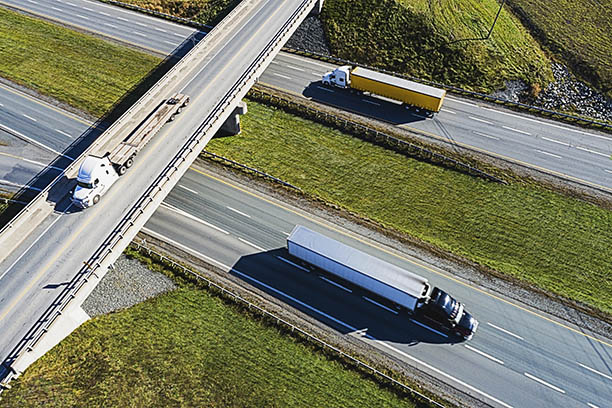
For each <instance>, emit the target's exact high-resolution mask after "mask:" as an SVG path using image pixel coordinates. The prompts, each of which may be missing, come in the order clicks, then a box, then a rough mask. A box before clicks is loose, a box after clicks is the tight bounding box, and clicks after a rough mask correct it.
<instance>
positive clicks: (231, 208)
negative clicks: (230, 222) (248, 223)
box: [225, 205, 251, 218]
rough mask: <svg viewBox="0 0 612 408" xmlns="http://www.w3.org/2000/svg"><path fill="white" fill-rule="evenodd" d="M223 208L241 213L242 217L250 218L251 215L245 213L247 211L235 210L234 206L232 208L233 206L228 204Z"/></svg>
mask: <svg viewBox="0 0 612 408" xmlns="http://www.w3.org/2000/svg"><path fill="white" fill-rule="evenodd" d="M225 208H227V209H228V210H230V211H233V212H235V213H236V214H240V215H242V216H243V217H247V218H251V216H250V215H249V214H247V213H243V212H242V211H240V210H237V209H235V208H233V207H230V206H228V205H226V206H225Z"/></svg>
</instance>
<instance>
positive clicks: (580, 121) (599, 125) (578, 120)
mask: <svg viewBox="0 0 612 408" xmlns="http://www.w3.org/2000/svg"><path fill="white" fill-rule="evenodd" d="M283 51H285V52H288V53H291V54H296V55H301V56H304V57H308V58H313V59H318V60H320V61H325V62H329V63H333V64H338V65H352V66H359V67H363V68H367V69H371V70H374V71H378V72H383V73H385V74H389V75H393V76H397V77H400V78H405V79H408V80H411V81H415V82H420V83H422V84H426V85H430V86H434V87H437V88H442V89H445V90H447V91H450V92H452V93H455V94H458V95H462V96H469V97H472V98H476V99H481V100H484V101H487V102H493V103H495V104H498V105H504V106H507V107H511V108H516V109H519V110H522V111H528V112H530V113H536V114H539V115H541V116H544V117H548V118H552V119H559V120H562V121H564V122H567V123H572V124H577V125H582V126H588V127H591V128H596V129H600V130H603V131H606V132H610V133H612V125H610V124H608V123H604V122H598V121H596V120H591V119H586V118H582V117H580V116H575V115H570V114H566V113H561V112H556V111H553V110H550V109H544V108H540V107H537V106H533V105H528V104H526V103H521V102H514V101H510V100H508V99H503V98H497V97H495V96H491V95H487V94H483V93H480V92H474V91H469V90H467V89H463V88H459V87H456V86H452V85H447V84H442V83H439V82H435V81H428V80H426V79H422V78H417V77H413V76H410V75H405V74H401V73H398V72H393V71H388V70H386V69H381V68H377V67H372V66H369V65H366V64H361V63H358V62H354V61H350V60H345V59H342V58H338V57H334V56H331V55H326V54H320V53H317V52H311V51H304V50H299V49H296V48H288V47H285V48H283Z"/></svg>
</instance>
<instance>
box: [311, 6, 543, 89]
mask: <svg viewBox="0 0 612 408" xmlns="http://www.w3.org/2000/svg"><path fill="white" fill-rule="evenodd" d="M430 6H431V8H430ZM498 8H499V3H498V2H497V1H496V0H437V1H426V0H380V1H372V0H327V1H326V2H325V8H324V10H323V21H324V25H325V30H326V33H327V36H328V39H329V41H330V46H331V48H332V51H333V53H334V54H336V55H338V56H340V57H342V58H345V59H349V60H352V61H358V62H361V63H366V64H370V65H374V66H377V67H381V68H386V69H389V70H392V71H397V72H402V73H407V74H410V75H414V76H417V77H421V78H427V79H433V80H436V81H439V82H444V83H448V84H454V85H459V86H463V87H467V88H471V89H476V90H481V91H491V90H493V89H495V88H499V87H502V86H503V84H504V81H505V80H508V79H523V80H525V81H526V82H527V83H530V84H539V85H542V84H545V83H547V82H548V81H549V80H551V78H552V73H551V70H550V66H549V61H548V59H547V58H546V56H545V55H544V53H543V52H542V50H541V49H540V47H539V45H538V43H537V42H536V41H535V40H534V39H533V38H532V37H531V35H530V34H529V32H528V31H527V30H526V29H525V28H524V27H523V26H522V24H521V23H520V21H519V20H518V19H517V18H516V17H514V15H512V13H509V12H507V11H506V10H503V11H502V13H501V15H500V18H499V20H498V22H497V25H496V26H495V29H494V31H493V34H492V36H491V38H490V39H488V40H486V41H467V42H456V43H454V44H448V43H449V42H450V41H454V40H461V39H466V38H475V37H478V38H480V37H483V36H485V35H486V33H487V32H488V30H489V28H490V26H491V23H492V22H493V19H494V17H495V13H496V12H497V10H498ZM430 50H434V51H431V52H430Z"/></svg>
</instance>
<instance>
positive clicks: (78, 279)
mask: <svg viewBox="0 0 612 408" xmlns="http://www.w3.org/2000/svg"><path fill="white" fill-rule="evenodd" d="M314 1H316V0H303V2H302V5H301V6H300V8H298V9H297V10H296V11H295V12H294V13H293V15H292V16H291V17H290V18H289V19H288V20H287V21H286V22H285V24H283V26H282V27H281V29H280V30H279V31H278V32H277V33H276V34H275V35H274V37H273V38H272V39H271V40H270V41H269V42H268V43H267V44H266V46H265V47H264V48H263V50H262V51H261V52H260V53H259V54H258V55H257V57H256V58H255V60H254V61H253V62H252V63H251V64H250V65H249V66H248V67H247V69H246V70H245V71H244V72H243V73H242V75H241V76H240V77H239V78H238V79H237V80H236V81H235V82H234V84H233V85H232V87H231V88H230V89H229V90H228V92H227V93H226V94H225V96H224V97H223V98H221V100H220V101H219V102H218V103H217V104H216V105H215V107H214V108H213V109H212V110H211V112H210V113H209V114H208V116H207V117H206V119H205V120H204V121H203V122H202V124H201V125H200V126H199V127H198V129H197V130H196V131H195V132H194V133H193V134H192V135H191V136H190V137H189V138H188V140H187V142H186V143H185V145H183V148H182V149H181V150H180V151H179V152H177V154H176V155H175V156H174V157H173V158H172V160H171V161H170V163H169V164H168V165H167V166H166V167H165V168H164V170H163V171H162V172H161V174H160V175H159V176H158V177H157V178H156V179H155V180H154V181H153V183H152V184H151V185H150V186H149V187H148V188H147V190H146V191H145V192H144V194H143V195H142V196H141V197H140V199H139V200H138V201H137V202H136V203H135V204H134V206H132V208H131V209H130V210H129V211H128V213H127V214H126V215H125V216H124V217H123V218H122V219H121V220H120V221H119V224H118V225H117V227H116V228H115V229H114V230H113V232H111V234H110V235H109V236H108V238H107V239H106V240H105V241H104V242H103V243H102V245H101V246H100V247H99V248H98V249H97V250H96V252H95V253H94V254H93V255H92V256H91V257H90V258H89V259H88V261H87V262H85V263H84V264H85V265H84V266H83V267H82V268H81V269H80V270H79V271H78V272H77V274H76V275H75V277H74V278H73V279H72V280H71V281H70V283H69V284H68V285H67V286H66V287H65V288H64V290H63V291H62V292H61V293H60V295H59V296H58V297H57V298H56V300H55V301H54V303H53V304H52V306H51V307H50V308H49V309H48V310H47V311H46V312H45V313H44V314H43V316H42V317H41V318H40V319H39V320H38V321H37V322H36V323H35V325H34V327H33V328H32V329H31V330H30V332H29V333H28V335H27V337H29V339H28V340H27V341H25V342H24V343H23V344H22V345H21V346H20V347H18V349H17V350H13V352H12V355H11V356H9V357H8V360H10V361H12V363H13V364H14V363H15V361H17V360H18V359H19V358H21V357H22V356H23V355H24V354H23V353H24V351H25V352H30V351H32V350H33V348H34V347H35V346H36V345H37V344H38V343H39V341H40V340H41V339H42V337H43V336H44V335H45V334H46V333H47V332H48V331H49V330H50V328H51V326H52V325H53V324H54V322H55V321H56V320H57V319H58V318H59V317H60V316H61V315H62V313H63V311H64V310H65V309H66V308H67V307H68V305H69V304H70V302H71V301H72V300H73V299H74V298H75V297H76V294H77V293H78V292H79V290H81V288H82V287H83V286H84V285H85V284H86V283H87V282H88V281H89V279H91V277H92V275H95V273H96V271H97V270H99V269H101V268H102V267H103V265H105V264H106V263H108V264H109V265H110V264H111V263H112V262H113V261H114V259H116V258H117V257H118V256H119V255H120V253H121V251H122V250H123V248H125V247H126V246H127V245H129V242H127V243H125V245H124V246H123V248H121V247H120V243H122V241H124V239H125V237H127V236H129V235H130V234H132V236H135V235H136V233H137V232H138V231H134V229H133V227H134V226H135V225H136V221H138V218H139V217H141V216H142V215H143V214H144V213H145V210H146V209H147V207H148V206H149V205H150V204H152V203H153V202H154V201H155V200H156V198H157V199H158V200H159V201H161V198H158V197H159V193H160V192H162V191H163V190H164V187H165V186H166V184H167V183H168V182H169V181H170V180H171V179H172V178H177V177H178V176H180V175H182V173H184V172H185V171H186V169H187V168H188V167H189V165H190V164H191V163H188V164H187V166H185V163H187V161H188V160H187V157H189V156H190V155H191V156H193V158H192V159H191V161H193V160H194V159H195V157H197V155H198V154H199V153H200V151H201V150H202V149H203V147H204V146H200V144H201V143H202V141H203V140H204V138H203V136H205V135H206V134H207V132H209V131H210V130H211V129H214V128H215V127H216V128H217V129H218V128H219V127H221V125H222V123H223V122H222V121H224V120H225V118H223V115H224V114H227V116H229V114H231V112H232V110H233V108H234V107H232V103H233V102H235V101H236V99H237V98H236V97H237V95H239V94H240V93H241V92H242V93H243V95H244V94H246V93H247V91H248V89H244V88H245V87H246V86H247V85H248V84H249V83H250V85H249V88H250V86H252V84H254V83H255V81H256V78H257V76H258V75H259V74H260V72H259V71H263V70H262V65H263V63H264V61H265V59H266V58H268V57H269V56H270V55H271V53H272V52H274V49H275V48H278V49H279V50H280V48H281V47H280V46H279V44H280V41H282V40H283V39H284V37H285V36H286V34H287V33H288V32H290V31H291V30H295V29H296V28H297V27H295V22H296V21H297V19H298V18H299V17H301V15H303V14H304V8H305V7H307V5H308V4H309V3H313V2H314ZM245 3H246V2H243V3H241V5H243V4H245ZM241 5H239V6H238V7H236V8H235V9H234V10H232V12H230V13H229V14H228V16H227V17H226V19H228V20H231V19H232V17H233V15H235V14H236V13H238V12H239V9H240V8H241V7H240V6H241ZM309 11H310V9H308V11H306V12H309ZM222 25H223V22H222V23H220V24H218V25H217V26H215V28H214V29H213V31H215V30H217V29H219V27H220V26H222ZM211 34H214V33H213V32H212V31H211V33H209V35H208V36H207V37H206V38H211ZM203 41H204V40H203ZM194 50H195V48H194V49H192V50H191V51H190V53H191V52H192V51H194ZM190 53H188V54H187V55H186V56H185V57H184V59H183V60H185V58H187V56H188V55H190ZM177 65H179V64H177ZM177 65H175V67H176V66H177ZM175 67H173V69H174V68H175ZM171 71H173V70H170V71H169V72H168V73H167V74H166V75H165V76H164V77H163V78H162V79H161V80H160V81H159V82H158V83H157V84H155V85H154V88H156V87H157V86H158V85H159V84H160V83H161V82H162V81H164V79H166V78H167V77H168V78H169V77H170V74H171ZM148 94H149V92H147V93H146V94H145V95H148ZM143 98H144V96H143ZM143 98H141V100H142V99H143ZM141 100H139V101H138V102H137V103H136V104H138V103H139V102H140V101H141ZM238 100H239V99H238ZM130 110H131V108H130ZM228 110H229V112H228ZM126 114H127V112H126ZM126 114H124V115H122V116H121V118H120V119H119V120H121V119H122V118H124V117H125V115H126ZM219 122H221V123H219ZM115 123H116V122H115ZM113 126H114V124H113ZM111 127H112V126H111ZM211 137H212V135H211ZM87 151H89V149H88V150H87ZM87 151H86V152H87ZM84 154H85V153H83V155H84ZM83 155H82V156H81V157H83ZM73 164H74V162H73ZM71 166H72V165H71ZM181 166H182V167H183V170H182V171H181V170H180V167H181ZM65 172H67V171H66V170H65ZM168 192H169V190H168ZM162 198H163V197H162ZM151 213H152V211H151ZM20 214H21V213H20ZM130 230H132V231H130ZM113 255H116V256H115V257H114V259H112V258H113ZM96 276H97V275H96ZM14 375H15V372H14V371H13V370H11V371H10V373H9V374H8V375H6V376H5V380H4V382H3V384H4V386H6V384H8V382H9V381H10V380H11V379H12V378H13V376H14Z"/></svg>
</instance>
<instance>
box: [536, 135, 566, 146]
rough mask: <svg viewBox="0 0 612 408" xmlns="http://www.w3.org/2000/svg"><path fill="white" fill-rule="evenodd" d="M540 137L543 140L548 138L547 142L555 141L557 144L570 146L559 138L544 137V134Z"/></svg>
mask: <svg viewBox="0 0 612 408" xmlns="http://www.w3.org/2000/svg"><path fill="white" fill-rule="evenodd" d="M542 139H544V140H548V141H549V142H553V143H557V144H560V145H563V146H567V147H569V146H570V144H569V143H565V142H562V141H560V140H555V139H551V138H549V137H546V136H542Z"/></svg>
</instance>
